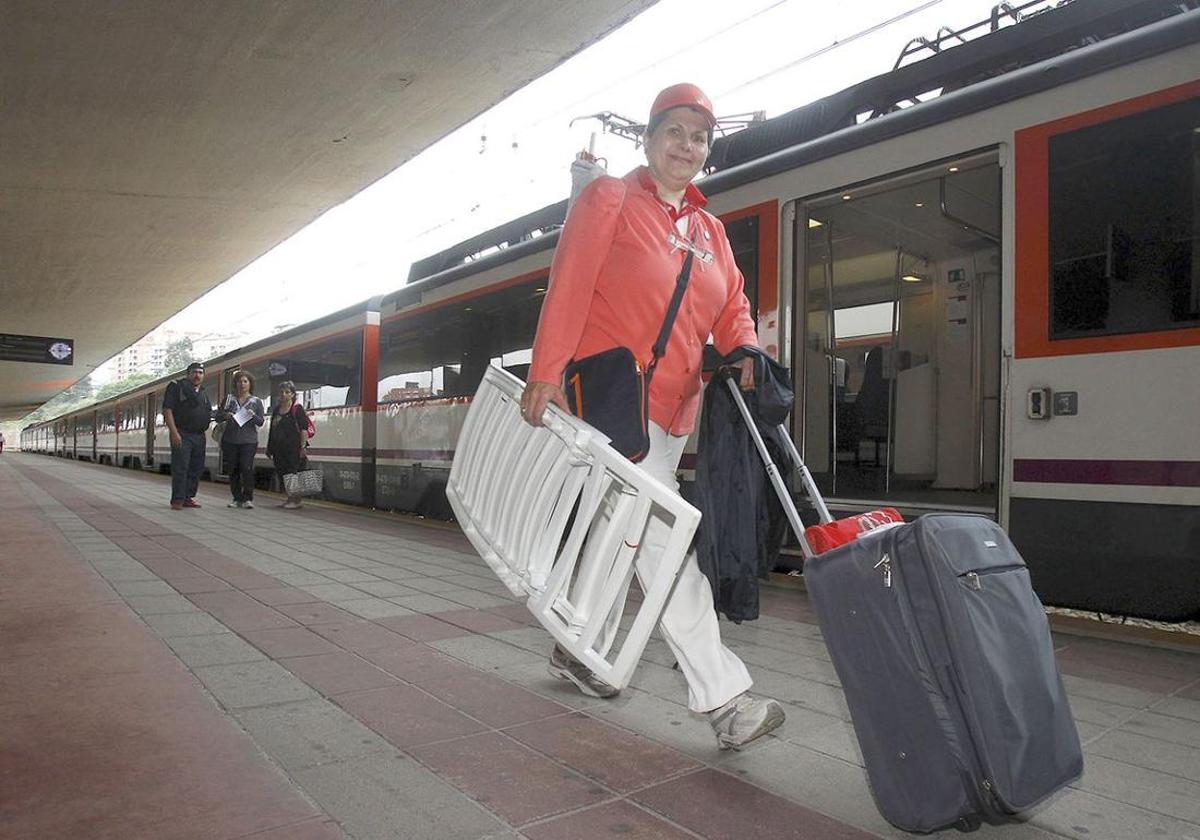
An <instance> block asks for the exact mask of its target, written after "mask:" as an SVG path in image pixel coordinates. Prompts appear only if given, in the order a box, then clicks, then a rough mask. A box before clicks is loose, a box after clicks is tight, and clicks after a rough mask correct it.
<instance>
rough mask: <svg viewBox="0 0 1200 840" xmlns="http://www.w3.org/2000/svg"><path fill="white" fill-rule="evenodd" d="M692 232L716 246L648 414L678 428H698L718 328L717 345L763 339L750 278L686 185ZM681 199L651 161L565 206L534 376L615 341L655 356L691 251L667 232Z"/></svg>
mask: <svg viewBox="0 0 1200 840" xmlns="http://www.w3.org/2000/svg"><path fill="white" fill-rule="evenodd" d="M687 198H688V199H692V204H693V210H692V212H691V213H687V214H686V216H687V217H688V234H689V236H688V238H690V239H691V240H692V241H693V242H694V243H696V245H697V246H698V247H699V248H701V249H704V250H707V251H710V252H711V253H712V256H713V259H712V261H711V262H710V263H706V262H704V261H702V260H699V259H695V260H693V262H692V273H691V277H690V279H689V281H688V288H687V293H686V294H685V295H684V297H683V303H682V305H681V306H680V307H679V315H678V316H677V317H676V319H675V324H674V326H673V327H672V330H671V336H670V338H669V339H668V341H667V350H666V353H665V355H664V356H663V357H662V360H661V361H659V363H658V368H657V369H656V370H655V373H654V379H653V380H652V382H651V385H650V419H651V420H653V421H654V422H655V423H657V424H658V425H659V426H661V427H662V428H664V429H667V430H669V431H670V432H671V434H676V435H684V434H687V433H689V432H690V431H691V430H692V427H693V426H694V425H695V422H696V412H697V410H698V408H699V406H700V388H701V381H700V362H701V355H702V353H703V350H704V345H705V344H706V343H707V341H708V337H709V335H710V334H711V335H712V337H713V343H714V344H715V345H716V348H717V351H718V352H719V353H720V354H721V355H722V356H724V355H726V354H727V353H729V352H730V351H732V350H733V349H734V348H736V347H741V346H743V345H757V343H758V339H757V336H756V334H755V332H754V323H753V322H752V321H751V319H750V304H749V302H748V301H747V300H746V296H745V294H744V293H743V285H744V281H743V279H742V273H741V272H740V271H738V268H737V265H736V264H735V263H734V261H733V251H732V250H731V249H730V247H729V240H728V238H726V236H725V227H724V225H722V224H721V221H720V220H719V219H717V218H716V217H715V216H713V215H712V214H710V213H708V212H707V211H705V210H702V209H700V208H699V206H698V205H701V204H703V203H704V197H703V195H701V194H700V192H699V190H696V189H695V188H694V187H689V188H688V195H687ZM673 209H674V208H672V207H670V205H668V204H666V203H665V202H663V201H662V200H661V199H660V198H659V197H658V195H657V193H656V192H655V191H654V189H653V182H652V181H650V180H649V178H648V177H647V176H646V173H645V170H644V168H641V169H635V170H634V171H633V172H631V173H630V174H628V175H626V176H625V177H624V178H613V177H608V176H605V177H602V178H598V179H597V180H595V181H593V182H592V183H591V184H589V185H588V186H587V187H586V188H585V189H584V190H583V192H582V193H580V195H579V198H578V199H577V200H576V202H575V204H574V205H573V206H572V207H571V211H570V213H569V214H568V215H567V222H566V226H565V227H564V228H563V232H562V236H561V238H560V239H559V242H558V247H557V249H556V250H555V252H554V261H553V263H552V264H551V266H550V285H549V288H548V289H547V292H546V300H545V302H544V303H543V305H542V314H541V318H540V320H539V321H538V330H537V337H536V338H535V339H534V342H533V361H532V364H531V365H530V369H529V379H530V381H531V382H533V381H536V382H552V383H554V384H556V385H557V384H561V383H562V375H563V369H564V368H565V367H566V366H567V363H568V362H569V361H571V360H572V359H581V358H584V357H586V356H590V355H592V354H594V353H599V352H601V351H603V350H608V349H610V348H612V347H617V346H625V347H628V348H629V349H630V350H632V351H633V354H634V355H635V356H636V357H637V358H638V359H640V360H641V362H642V364H643V367H645V366H646V365H647V364H649V362H650V360H651V358H652V353H651V347H652V346H653V344H654V339H655V338H657V337H658V331H659V329H660V328H661V327H662V322H663V318H664V316H665V315H666V312H667V306H668V304H670V302H671V294H672V292H674V290H675V280H676V278H677V277H678V276H679V271H680V269H681V268H682V267H683V258H684V255H685V251H684V250H683V249H681V248H672V246H671V245H670V244H669V243H668V241H667V238H668V236H669V235H670V234H671V232H672V231H673V230H675V229H676V228H675V223H674V222H673V220H672V211H673Z"/></svg>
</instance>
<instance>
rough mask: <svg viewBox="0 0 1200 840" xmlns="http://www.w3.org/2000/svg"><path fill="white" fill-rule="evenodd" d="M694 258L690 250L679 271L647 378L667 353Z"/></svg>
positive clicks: (647, 371)
mask: <svg viewBox="0 0 1200 840" xmlns="http://www.w3.org/2000/svg"><path fill="white" fill-rule="evenodd" d="M693 256H695V255H694V254H693V253H692V251H691V250H690V249H689V250H688V252H687V256H686V257H684V258H683V268H681V269H680V270H679V277H677V278H676V279H675V293H674V294H673V295H671V303H670V304H669V305H668V306H667V315H666V317H665V318H663V325H662V329H660V330H659V331H658V339H657V340H656V341H655V342H654V347H653V349H652V350H651V351H650V352H651V353H653V354H654V358H653V359H651V361H650V366H649V367H648V368H646V376H647V377H649V376H650V375H651V374H652V373H654V369H655V368H656V367H658V360H659V359H661V358H662V357H663V356H664V355H665V354H666V352H667V339H669V338H670V337H671V327H673V326H675V316H676V315H678V314H679V306H680V304H682V303H683V293H684V292H686V291H687V284H688V278H689V277H691V275H692V258H693Z"/></svg>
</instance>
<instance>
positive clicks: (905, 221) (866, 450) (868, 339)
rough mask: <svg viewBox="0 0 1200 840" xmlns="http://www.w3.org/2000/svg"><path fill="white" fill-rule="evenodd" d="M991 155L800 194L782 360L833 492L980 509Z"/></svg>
mask: <svg viewBox="0 0 1200 840" xmlns="http://www.w3.org/2000/svg"><path fill="white" fill-rule="evenodd" d="M1000 218H1001V215H1000V175H999V166H998V163H997V158H996V155H995V153H983V154H979V155H973V156H970V157H966V158H963V159H959V160H954V161H949V162H946V163H945V164H940V165H937V166H935V167H932V168H928V169H923V170H921V171H919V172H910V173H906V174H904V175H902V176H897V177H895V178H890V179H887V180H883V181H880V182H877V183H873V184H866V185H860V186H858V187H855V188H851V189H846V190H844V191H839V192H838V193H835V194H832V195H829V196H825V197H821V198H817V199H813V200H810V201H807V202H804V203H803V205H802V207H801V208H800V212H798V213H797V228H796V234H795V235H796V241H797V245H798V248H797V255H798V260H800V261H801V262H800V265H799V266H798V269H799V271H798V276H799V277H800V278H801V282H800V283H799V284H798V287H797V293H798V295H799V300H798V302H797V309H796V311H797V312H798V313H800V314H799V317H798V318H797V331H798V336H797V341H796V342H795V344H794V346H795V347H796V356H797V358H795V359H794V360H793V370H795V371H796V372H797V377H796V378H797V380H798V382H799V383H801V384H802V387H801V388H800V389H799V398H800V401H801V410H800V411H799V412H798V413H797V416H798V417H802V418H803V423H802V427H801V434H802V439H803V443H804V452H805V458H806V461H807V463H808V465H809V468H810V469H811V470H812V472H813V473H814V476H815V477H816V478H817V480H818V483H819V484H820V485H821V487H822V490H823V492H824V493H826V494H827V495H830V496H832V497H840V498H843V499H853V500H856V501H865V502H876V501H878V502H884V501H886V502H890V503H894V504H905V505H912V506H917V507H920V506H922V505H928V506H931V507H933V506H939V505H945V504H950V503H954V504H963V505H968V506H973V507H977V508H980V509H986V510H989V511H994V509H995V503H996V493H995V485H996V480H997V469H998V460H999V369H1000V355H999V352H1000V338H999V337H1000V327H999V325H1000V249H999V242H1000Z"/></svg>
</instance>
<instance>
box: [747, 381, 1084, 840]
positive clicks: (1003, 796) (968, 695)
mask: <svg viewBox="0 0 1200 840" xmlns="http://www.w3.org/2000/svg"><path fill="white" fill-rule="evenodd" d="M738 396H739V397H740V395H738ZM743 416H744V417H746V418H747V419H749V415H748V414H744V415H743ZM750 427H751V429H752V430H753V429H754V426H753V423H750ZM752 434H753V432H752ZM763 453H765V448H760V454H763ZM793 457H795V459H796V462H797V464H799V465H800V475H801V479H802V481H803V484H804V487H805V489H806V491H807V492H808V494H809V495H810V496H811V497H812V499H813V501H814V503H815V504H816V507H817V510H818V512H819V514H820V516H821V519H822V521H823V522H827V521H830V517H829V513H828V510H827V509H826V508H825V505H824V503H823V502H822V501H821V500H820V493H819V491H818V490H817V488H816V486H815V484H814V483H813V481H812V478H811V476H810V475H809V474H808V470H807V468H805V467H804V466H803V463H802V462H801V461H800V457H799V454H798V453H795V452H793ZM773 468H774V465H773V464H772V465H769V466H768V473H770V472H771V470H772V469H773ZM780 486H781V485H777V490H778V489H779V487H780ZM785 496H786V493H781V494H780V498H781V501H782V502H783V504H784V508H785V510H786V509H787V508H788V507H791V508H792V509H793V510H794V508H795V505H794V504H793V503H792V500H791V498H790V497H787V498H785ZM792 521H793V524H794V523H795V522H798V521H799V518H798V517H795V518H794V519H793V520H792ZM800 538H801V539H800V542H801V547H802V548H803V549H804V551H805V555H806V557H805V563H804V580H805V584H806V586H807V588H808V592H809V594H810V596H811V597H812V601H813V604H814V606H815V608H816V612H817V619H818V621H819V623H820V626H821V632H822V634H823V635H824V637H825V644H826V646H827V648H828V649H829V654H830V658H831V659H832V660H833V664H834V667H835V669H836V670H837V674H838V678H839V679H840V681H841V683H842V688H843V691H844V692H845V695H846V702H847V704H848V706H849V708H850V716H851V719H852V721H853V723H854V731H855V733H856V734H857V736H858V743H859V747H860V748H861V750H862V756H863V762H864V763H865V765H866V769H867V778H868V780H869V782H870V786H871V791H872V794H873V795H874V797H875V803H876V805H877V806H878V808H879V812H880V813H881V814H882V815H883V816H884V818H885V819H886V820H887V821H888V822H890V823H891V824H892V825H894V826H896V827H897V828H900V829H903V830H905V831H913V832H929V831H935V830H937V829H940V828H947V827H951V826H954V827H957V828H959V829H962V830H972V829H974V828H977V827H978V826H979V825H980V823H981V822H989V823H1003V822H1009V821H1012V820H1014V819H1017V818H1018V815H1019V814H1020V813H1021V812H1023V811H1026V810H1028V809H1029V808H1032V807H1033V806H1035V805H1037V804H1038V803H1039V802H1041V801H1042V800H1044V799H1046V798H1047V797H1048V796H1050V795H1051V794H1053V793H1054V792H1055V791H1057V790H1059V789H1061V788H1063V787H1065V786H1066V785H1068V784H1070V783H1071V782H1074V781H1076V780H1077V779H1079V777H1080V776H1081V775H1082V774H1083V753H1082V749H1081V747H1080V743H1079V734H1078V732H1077V731H1076V728H1075V722H1074V720H1073V719H1072V717H1071V709H1070V705H1069V703H1068V701H1067V695H1066V692H1065V690H1064V689H1063V684H1062V679H1061V678H1060V676H1059V673H1058V666H1057V664H1056V662H1055V658H1054V647H1053V644H1052V642H1051V638H1050V628H1049V624H1048V622H1047V620H1046V614H1045V611H1044V609H1043V608H1042V604H1041V602H1040V601H1038V598H1037V596H1036V595H1035V594H1034V592H1033V589H1032V587H1031V586H1030V582H1029V572H1028V570H1027V569H1026V567H1025V562H1024V561H1023V560H1022V559H1021V555H1020V554H1019V553H1018V552H1017V550H1016V548H1015V547H1014V546H1013V544H1012V543H1011V542H1010V541H1009V539H1008V535H1007V534H1005V533H1004V531H1003V530H1002V529H1001V528H1000V527H999V526H998V525H997V524H996V523H995V522H993V521H991V520H990V519H987V518H986V517H982V516H970V515H958V514H942V513H935V514H927V515H925V516H922V517H920V518H918V519H917V520H915V521H914V522H909V523H905V524H903V525H893V526H890V527H887V528H883V529H880V530H876V531H871V532H869V533H867V534H864V535H862V536H860V537H859V538H858V539H857V540H855V541H854V542H852V543H849V544H847V545H843V546H840V547H838V548H835V549H832V550H830V551H826V552H825V553H823V554H819V555H816V556H812V555H811V552H810V551H809V550H808V543H807V542H806V541H804V539H803V534H800Z"/></svg>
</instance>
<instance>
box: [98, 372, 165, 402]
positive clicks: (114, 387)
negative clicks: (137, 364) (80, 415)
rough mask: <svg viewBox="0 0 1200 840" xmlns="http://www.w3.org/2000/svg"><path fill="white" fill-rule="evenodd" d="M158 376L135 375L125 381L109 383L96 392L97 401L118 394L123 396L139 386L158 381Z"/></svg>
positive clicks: (151, 374)
mask: <svg viewBox="0 0 1200 840" xmlns="http://www.w3.org/2000/svg"><path fill="white" fill-rule="evenodd" d="M157 378H158V376H157V374H153V373H133V374H130V375H129V376H126V377H125V378H124V379H119V380H117V381H116V382H109V383H108V384H107V385H104V386H102V387H101V388H100V390H98V391H96V396H95V400H96V402H100V400H106V399H108V398H109V397H115V396H117V394H123V393H125V392H126V391H132V390H133V389H134V388H136V387H137V386H138V385H144V384H145V383H147V382H150V381H152V380H155V379H157Z"/></svg>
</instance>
